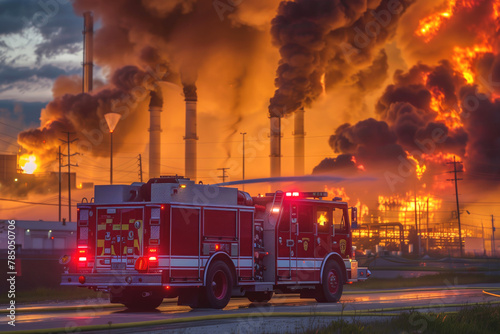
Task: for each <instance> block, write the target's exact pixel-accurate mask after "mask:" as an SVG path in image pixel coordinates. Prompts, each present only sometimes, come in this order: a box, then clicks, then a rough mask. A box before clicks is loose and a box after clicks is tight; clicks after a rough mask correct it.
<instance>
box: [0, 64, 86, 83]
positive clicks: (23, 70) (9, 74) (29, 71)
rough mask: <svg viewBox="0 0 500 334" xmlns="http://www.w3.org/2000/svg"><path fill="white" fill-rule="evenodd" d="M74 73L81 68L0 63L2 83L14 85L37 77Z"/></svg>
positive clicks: (53, 77)
mask: <svg viewBox="0 0 500 334" xmlns="http://www.w3.org/2000/svg"><path fill="white" fill-rule="evenodd" d="M74 73H79V70H78V69H72V70H69V71H67V70H64V69H62V68H60V67H56V66H53V65H44V66H41V67H38V68H31V67H14V66H10V65H7V64H1V63H0V85H13V84H15V83H17V82H21V81H30V80H36V79H55V78H57V77H58V76H60V75H63V74H74Z"/></svg>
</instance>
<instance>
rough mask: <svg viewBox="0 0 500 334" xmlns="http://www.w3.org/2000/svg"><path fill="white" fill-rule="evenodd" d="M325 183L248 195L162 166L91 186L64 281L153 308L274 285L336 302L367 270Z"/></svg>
mask: <svg viewBox="0 0 500 334" xmlns="http://www.w3.org/2000/svg"><path fill="white" fill-rule="evenodd" d="M326 196H327V194H326V193H323V192H316V193H314V192H308V193H304V192H296V191H293V192H281V191H277V192H275V193H270V194H265V195H264V196H257V197H251V196H250V195H249V194H248V193H246V192H243V191H239V190H238V189H236V188H228V187H220V186H216V185H203V184H195V183H194V182H193V181H191V180H189V179H186V178H182V177H178V176H168V177H161V178H156V179H151V180H149V181H148V182H147V183H134V184H132V185H109V186H96V187H95V200H91V201H90V202H87V201H84V202H82V203H80V204H78V223H77V229H78V230H77V250H76V254H74V255H73V256H67V255H66V256H64V257H63V258H62V259H61V260H62V261H61V262H62V263H63V264H64V266H65V271H64V274H63V275H62V282H61V285H72V286H80V287H87V288H91V289H94V290H100V291H106V292H109V294H110V301H111V302H112V303H122V304H124V305H125V306H127V307H128V308H130V309H154V308H156V307H158V306H159V305H160V304H161V302H162V301H163V299H164V298H174V297H178V304H179V305H189V306H191V307H193V308H197V307H211V308H224V307H225V306H226V305H227V303H228V302H229V300H230V298H231V296H243V295H244V296H246V297H247V298H248V299H249V300H250V301H252V302H267V301H269V300H270V299H271V298H272V296H273V294H274V293H299V294H300V296H301V298H315V299H316V300H317V301H318V302H337V301H338V300H339V299H340V298H341V295H342V291H343V285H344V284H346V283H352V282H356V281H359V280H365V279H367V278H368V276H369V275H370V272H369V270H368V269H367V268H358V266H357V262H356V260H355V259H354V252H353V246H352V233H351V222H353V223H355V222H356V208H349V207H348V205H347V203H346V202H342V201H341V199H339V198H334V199H333V200H322V198H324V197H326Z"/></svg>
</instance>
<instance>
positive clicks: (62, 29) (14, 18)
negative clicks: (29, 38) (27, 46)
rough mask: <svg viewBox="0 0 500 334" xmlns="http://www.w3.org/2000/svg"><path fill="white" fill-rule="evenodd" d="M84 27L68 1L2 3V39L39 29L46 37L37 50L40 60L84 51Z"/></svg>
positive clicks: (0, 4)
mask: <svg viewBox="0 0 500 334" xmlns="http://www.w3.org/2000/svg"><path fill="white" fill-rule="evenodd" d="M82 24H83V23H82V19H81V18H79V17H78V16H76V15H75V14H74V12H73V7H72V5H71V2H70V1H68V0H53V1H39V0H22V1H20V0H4V1H1V2H0V36H1V35H8V34H14V33H20V32H22V31H23V30H24V29H27V28H35V29H36V30H38V31H39V32H40V34H41V35H42V37H43V42H41V43H39V44H38V45H37V46H36V50H35V54H36V55H37V57H38V59H39V60H40V59H41V58H42V57H48V58H50V57H53V56H55V55H58V54H61V53H75V52H78V51H80V50H81V41H82V34H81V30H82Z"/></svg>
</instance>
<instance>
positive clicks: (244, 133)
mask: <svg viewBox="0 0 500 334" xmlns="http://www.w3.org/2000/svg"><path fill="white" fill-rule="evenodd" d="M246 134H247V133H246V132H240V135H243V177H242V178H243V181H244V180H245V135H246ZM243 190H245V184H244V183H243Z"/></svg>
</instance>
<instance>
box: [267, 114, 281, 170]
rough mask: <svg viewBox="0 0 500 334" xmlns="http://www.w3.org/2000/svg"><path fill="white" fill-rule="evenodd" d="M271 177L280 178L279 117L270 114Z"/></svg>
mask: <svg viewBox="0 0 500 334" xmlns="http://www.w3.org/2000/svg"><path fill="white" fill-rule="evenodd" d="M270 120H271V155H270V157H271V177H280V176H281V117H280V116H277V115H275V114H271V117H270Z"/></svg>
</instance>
